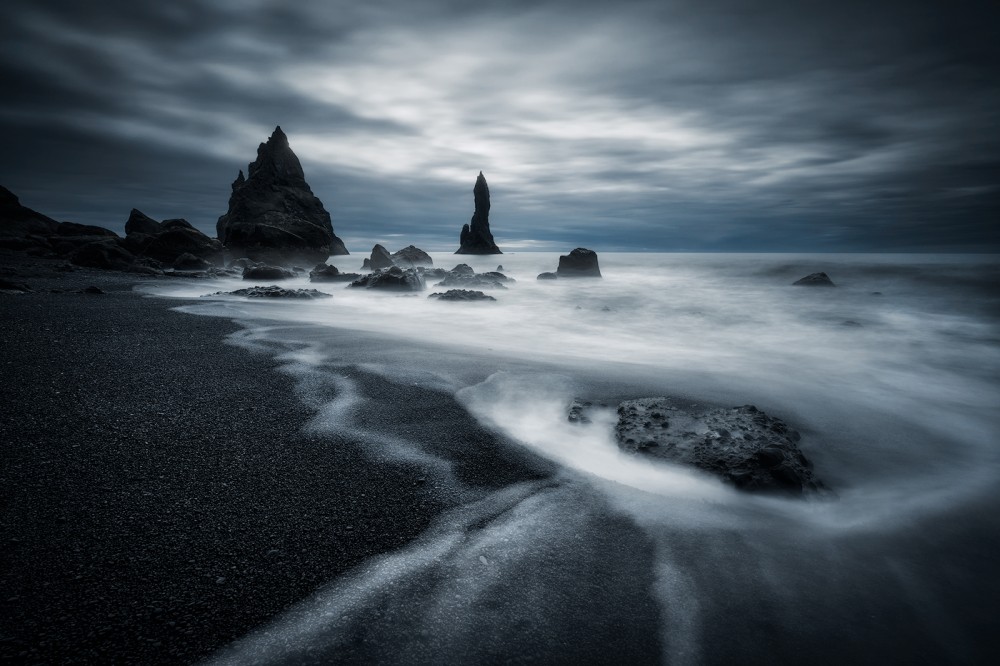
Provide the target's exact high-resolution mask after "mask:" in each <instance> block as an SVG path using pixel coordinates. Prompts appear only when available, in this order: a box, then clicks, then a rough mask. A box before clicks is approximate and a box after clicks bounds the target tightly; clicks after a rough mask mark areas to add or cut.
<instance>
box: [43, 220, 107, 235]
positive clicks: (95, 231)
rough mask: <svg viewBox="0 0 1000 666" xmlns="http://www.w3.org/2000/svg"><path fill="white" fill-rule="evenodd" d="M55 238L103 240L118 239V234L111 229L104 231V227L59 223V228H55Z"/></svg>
mask: <svg viewBox="0 0 1000 666" xmlns="http://www.w3.org/2000/svg"><path fill="white" fill-rule="evenodd" d="M56 235H57V236H76V237H79V236H101V237H104V238H118V234H116V233H115V232H113V231H111V229H105V228H104V227H97V226H94V225H92V224H77V223H76V222H60V223H59V226H57V227H56Z"/></svg>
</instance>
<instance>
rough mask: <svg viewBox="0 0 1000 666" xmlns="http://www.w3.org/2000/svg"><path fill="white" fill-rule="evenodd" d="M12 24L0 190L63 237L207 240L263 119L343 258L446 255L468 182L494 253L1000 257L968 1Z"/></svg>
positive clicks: (139, 13) (991, 117) (999, 199)
mask: <svg viewBox="0 0 1000 666" xmlns="http://www.w3.org/2000/svg"><path fill="white" fill-rule="evenodd" d="M5 12H6V13H7V14H8V16H9V20H8V21H5V26H4V27H3V28H2V29H0V30H2V35H0V36H2V37H3V38H4V40H3V45H2V46H0V71H2V72H3V74H4V80H5V81H7V82H9V83H8V86H7V87H8V89H9V91H10V94H9V96H8V97H7V100H6V101H5V102H4V105H3V107H2V108H0V122H2V123H3V124H4V126H5V130H6V131H5V134H6V135H7V136H16V137H17V139H16V146H17V150H16V151H15V152H8V153H6V154H5V155H4V156H3V157H2V158H0V178H2V182H3V183H4V184H5V185H7V186H8V187H10V188H12V189H14V190H15V191H16V192H19V193H20V194H21V195H22V198H23V199H24V200H25V202H26V203H28V204H29V205H33V206H35V207H36V208H40V209H42V210H43V211H45V212H48V213H50V214H54V215H57V216H60V217H65V218H71V219H77V220H79V221H84V222H93V223H99V224H105V225H110V226H116V225H120V224H121V222H123V220H124V218H125V216H126V215H127V211H128V210H129V209H130V208H131V207H132V206H137V207H140V208H143V209H146V208H149V209H150V212H151V213H152V214H157V211H161V212H160V213H159V214H161V215H163V216H177V215H183V216H186V217H188V218H189V219H191V220H192V221H193V222H195V223H196V224H198V225H199V226H201V227H202V228H205V229H212V228H213V227H214V219H215V217H217V216H218V215H219V214H221V213H222V212H224V210H225V199H226V197H227V196H228V183H229V182H230V181H231V180H232V178H233V176H234V175H235V171H236V169H238V168H241V167H243V166H245V164H246V162H248V161H250V159H252V157H253V152H254V148H255V146H256V144H257V143H258V142H259V141H261V140H262V139H263V138H265V137H266V135H267V134H268V133H269V132H270V130H271V129H272V128H273V126H274V125H275V124H279V123H280V124H281V125H282V126H283V127H284V129H285V130H286V131H287V132H288V133H289V137H290V140H291V143H292V147H293V149H294V150H295V151H296V152H297V154H298V155H299V157H300V158H301V159H302V161H303V164H304V166H305V168H306V173H307V178H308V179H309V181H310V183H311V184H312V186H313V189H314V190H315V191H316V193H317V194H318V195H319V196H320V198H322V199H323V200H324V202H325V203H326V204H327V207H328V208H329V209H330V211H331V213H332V215H333V218H334V221H335V227H336V229H337V232H338V234H340V235H342V236H344V237H346V238H348V239H357V240H356V242H357V243H361V244H365V243H367V241H366V240H365V239H374V238H380V237H392V236H391V235H392V234H402V235H407V234H409V235H411V236H413V237H420V238H422V239H424V240H423V242H425V243H426V244H428V245H429V249H441V250H444V249H449V248H450V247H451V246H452V245H454V244H455V243H456V238H457V231H458V229H459V228H460V226H461V224H462V223H463V222H465V221H467V218H468V216H469V214H470V213H471V193H470V190H471V187H472V183H473V181H474V178H475V174H476V173H478V171H479V170H480V169H482V170H483V171H484V172H485V173H486V174H487V177H488V178H489V181H490V186H491V191H492V192H493V196H494V210H493V217H494V226H495V233H496V235H497V237H498V241H499V242H500V244H501V246H503V244H504V240H507V241H509V242H510V243H511V244H512V246H514V245H517V244H521V243H522V241H524V240H526V239H529V240H532V241H534V242H538V243H542V244H543V245H544V244H545V243H550V244H551V247H554V248H563V247H564V246H566V245H577V244H590V245H594V246H596V247H597V248H598V249H601V248H604V249H608V250H611V249H656V250H680V249H686V250H689V249H695V250H698V249H701V250H746V249H752V250H782V249H789V250H914V249H916V250H950V249H980V250H981V249H993V250H998V249H1000V237H998V232H997V231H995V229H996V227H997V226H998V225H996V221H997V217H998V212H1000V158H998V157H997V155H1000V150H998V149H1000V131H998V130H1000V127H998V124H1000V121H998V120H997V118H996V114H995V112H994V111H993V109H996V108H1000V92H998V91H1000V86H997V75H996V74H995V73H994V72H996V71H998V69H1000V68H998V67H997V65H1000V58H998V47H997V46H996V44H995V40H994V39H993V38H992V36H991V35H992V34H993V32H992V30H993V29H994V28H996V27H997V26H998V23H997V15H996V11H995V10H993V9H991V8H990V6H989V5H987V4H985V3H968V6H967V7H963V8H962V11H961V12H951V13H949V14H948V15H943V14H941V13H940V11H939V10H938V8H937V6H936V5H935V4H934V3H929V2H928V3H920V2H908V3H899V4H897V3H894V2H890V3H879V6H878V7H877V8H873V7H871V6H870V5H869V4H862V3H854V2H846V3H843V2H842V3H835V4H829V3H797V4H795V5H788V4H787V3H783V2H778V1H777V0H775V1H773V2H764V3H754V4H753V6H752V7H751V6H749V5H747V3H735V2H733V3H728V2H718V3H711V7H706V6H705V3H693V2H686V1H677V2H668V3H647V2H632V3H624V4H622V5H620V6H616V9H615V11H614V12H611V11H609V10H608V9H607V8H606V7H605V6H604V5H602V4H599V3H595V4H593V5H586V4H580V3H572V4H569V3H562V2H558V1H553V2H548V3H524V4H523V5H521V6H517V5H516V4H515V5H506V6H505V8H504V10H503V11H500V10H493V9H490V8H489V7H479V6H475V7H470V6H469V5H468V4H466V3H461V4H460V3H454V2H447V1H441V2H429V3H405V4H404V3H398V4H397V3H372V4H367V3H366V4H365V5H364V6H361V7H358V6H354V5H352V4H348V3H344V4H342V5H341V4H340V3H327V2H317V1H304V2H299V3H296V4H295V6H294V7H285V6H283V5H282V4H281V3H277V2H269V1H267V0H256V1H255V2H254V3H252V6H248V4H247V3H245V2H240V3H226V2H207V1H206V2H184V3H173V4H171V5H169V6H160V5H158V4H154V3H128V4H125V3H117V2H113V3H103V4H102V8H101V9H100V10H94V9H93V8H90V7H88V8H80V7H78V6H77V5H75V4H72V3H63V2H53V1H43V2H32V3H28V2H22V1H21V0H14V1H13V2H11V3H8V9H6V10H5ZM53 137H60V140H58V141H57V140H55V139H54V138H53ZM81 153H82V154H84V155H89V156H93V155H103V156H104V158H103V159H99V160H86V159H84V158H81V156H80V155H81ZM136 162H141V163H143V164H144V165H145V167H144V168H139V169H137V168H135V166H134V165H135V163H136ZM168 209H169V210H168ZM354 249H363V248H358V247H356V248H354Z"/></svg>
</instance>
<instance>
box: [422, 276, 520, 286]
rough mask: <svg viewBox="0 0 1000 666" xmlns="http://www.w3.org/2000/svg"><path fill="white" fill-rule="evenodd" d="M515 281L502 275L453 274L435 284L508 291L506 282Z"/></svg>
mask: <svg viewBox="0 0 1000 666" xmlns="http://www.w3.org/2000/svg"><path fill="white" fill-rule="evenodd" d="M513 281H514V280H513V279H511V278H509V277H507V276H506V275H504V274H502V273H494V272H490V273H478V274H472V275H469V274H465V273H451V274H449V275H447V276H445V278H444V279H443V280H441V281H440V282H438V283H437V284H435V285H434V286H435V287H465V288H468V287H478V288H479V289H506V288H507V285H506V284H504V283H505V282H513Z"/></svg>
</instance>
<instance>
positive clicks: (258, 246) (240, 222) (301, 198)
mask: <svg viewBox="0 0 1000 666" xmlns="http://www.w3.org/2000/svg"><path fill="white" fill-rule="evenodd" d="M216 230H217V232H218V236H219V240H220V241H222V244H223V245H224V246H225V248H226V250H227V251H228V252H230V253H231V254H232V255H235V256H240V257H242V256H246V257H250V258H251V259H255V260H258V261H268V262H272V263H281V264H289V263H295V262H307V263H316V262H321V261H326V259H327V257H329V256H330V255H331V254H348V252H347V248H346V247H345V246H344V243H343V241H341V240H340V239H339V238H338V237H337V236H336V235H335V234H334V233H333V225H332V223H331V222H330V214H329V213H328V212H327V211H326V209H325V208H324V207H323V203H322V202H321V201H320V200H319V199H318V198H317V197H316V196H315V195H314V194H313V192H312V189H310V187H309V185H308V183H306V179H305V174H304V172H303V171H302V165H301V164H300V163H299V158H298V157H296V156H295V153H293V152H292V149H291V148H290V147H289V145H288V137H287V136H285V133H284V132H282V131H281V127H276V128H275V129H274V133H273V134H271V137H270V138H269V139H268V140H267V143H262V144H260V146H259V147H258V148H257V159H256V160H255V161H254V162H252V163H251V164H250V165H249V167H248V168H247V175H246V177H244V176H243V172H242V171H240V174H239V176H237V178H236V180H235V181H234V182H233V192H232V195H231V196H230V197H229V210H228V211H227V212H226V214H225V215H223V216H222V217H220V218H219V222H218V224H217V225H216Z"/></svg>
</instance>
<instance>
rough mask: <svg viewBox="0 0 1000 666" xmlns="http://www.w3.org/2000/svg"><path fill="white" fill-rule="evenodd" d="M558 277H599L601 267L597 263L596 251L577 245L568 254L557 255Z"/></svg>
mask: <svg viewBox="0 0 1000 666" xmlns="http://www.w3.org/2000/svg"><path fill="white" fill-rule="evenodd" d="M556 275H558V276H559V277H561V278H563V277H601V269H600V267H599V266H598V265H597V253H596V252H594V251H593V250H588V249H587V248H583V247H578V248H576V249H575V250H573V251H572V252H570V253H569V254H568V255H563V256H561V257H559V268H557V269H556Z"/></svg>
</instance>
